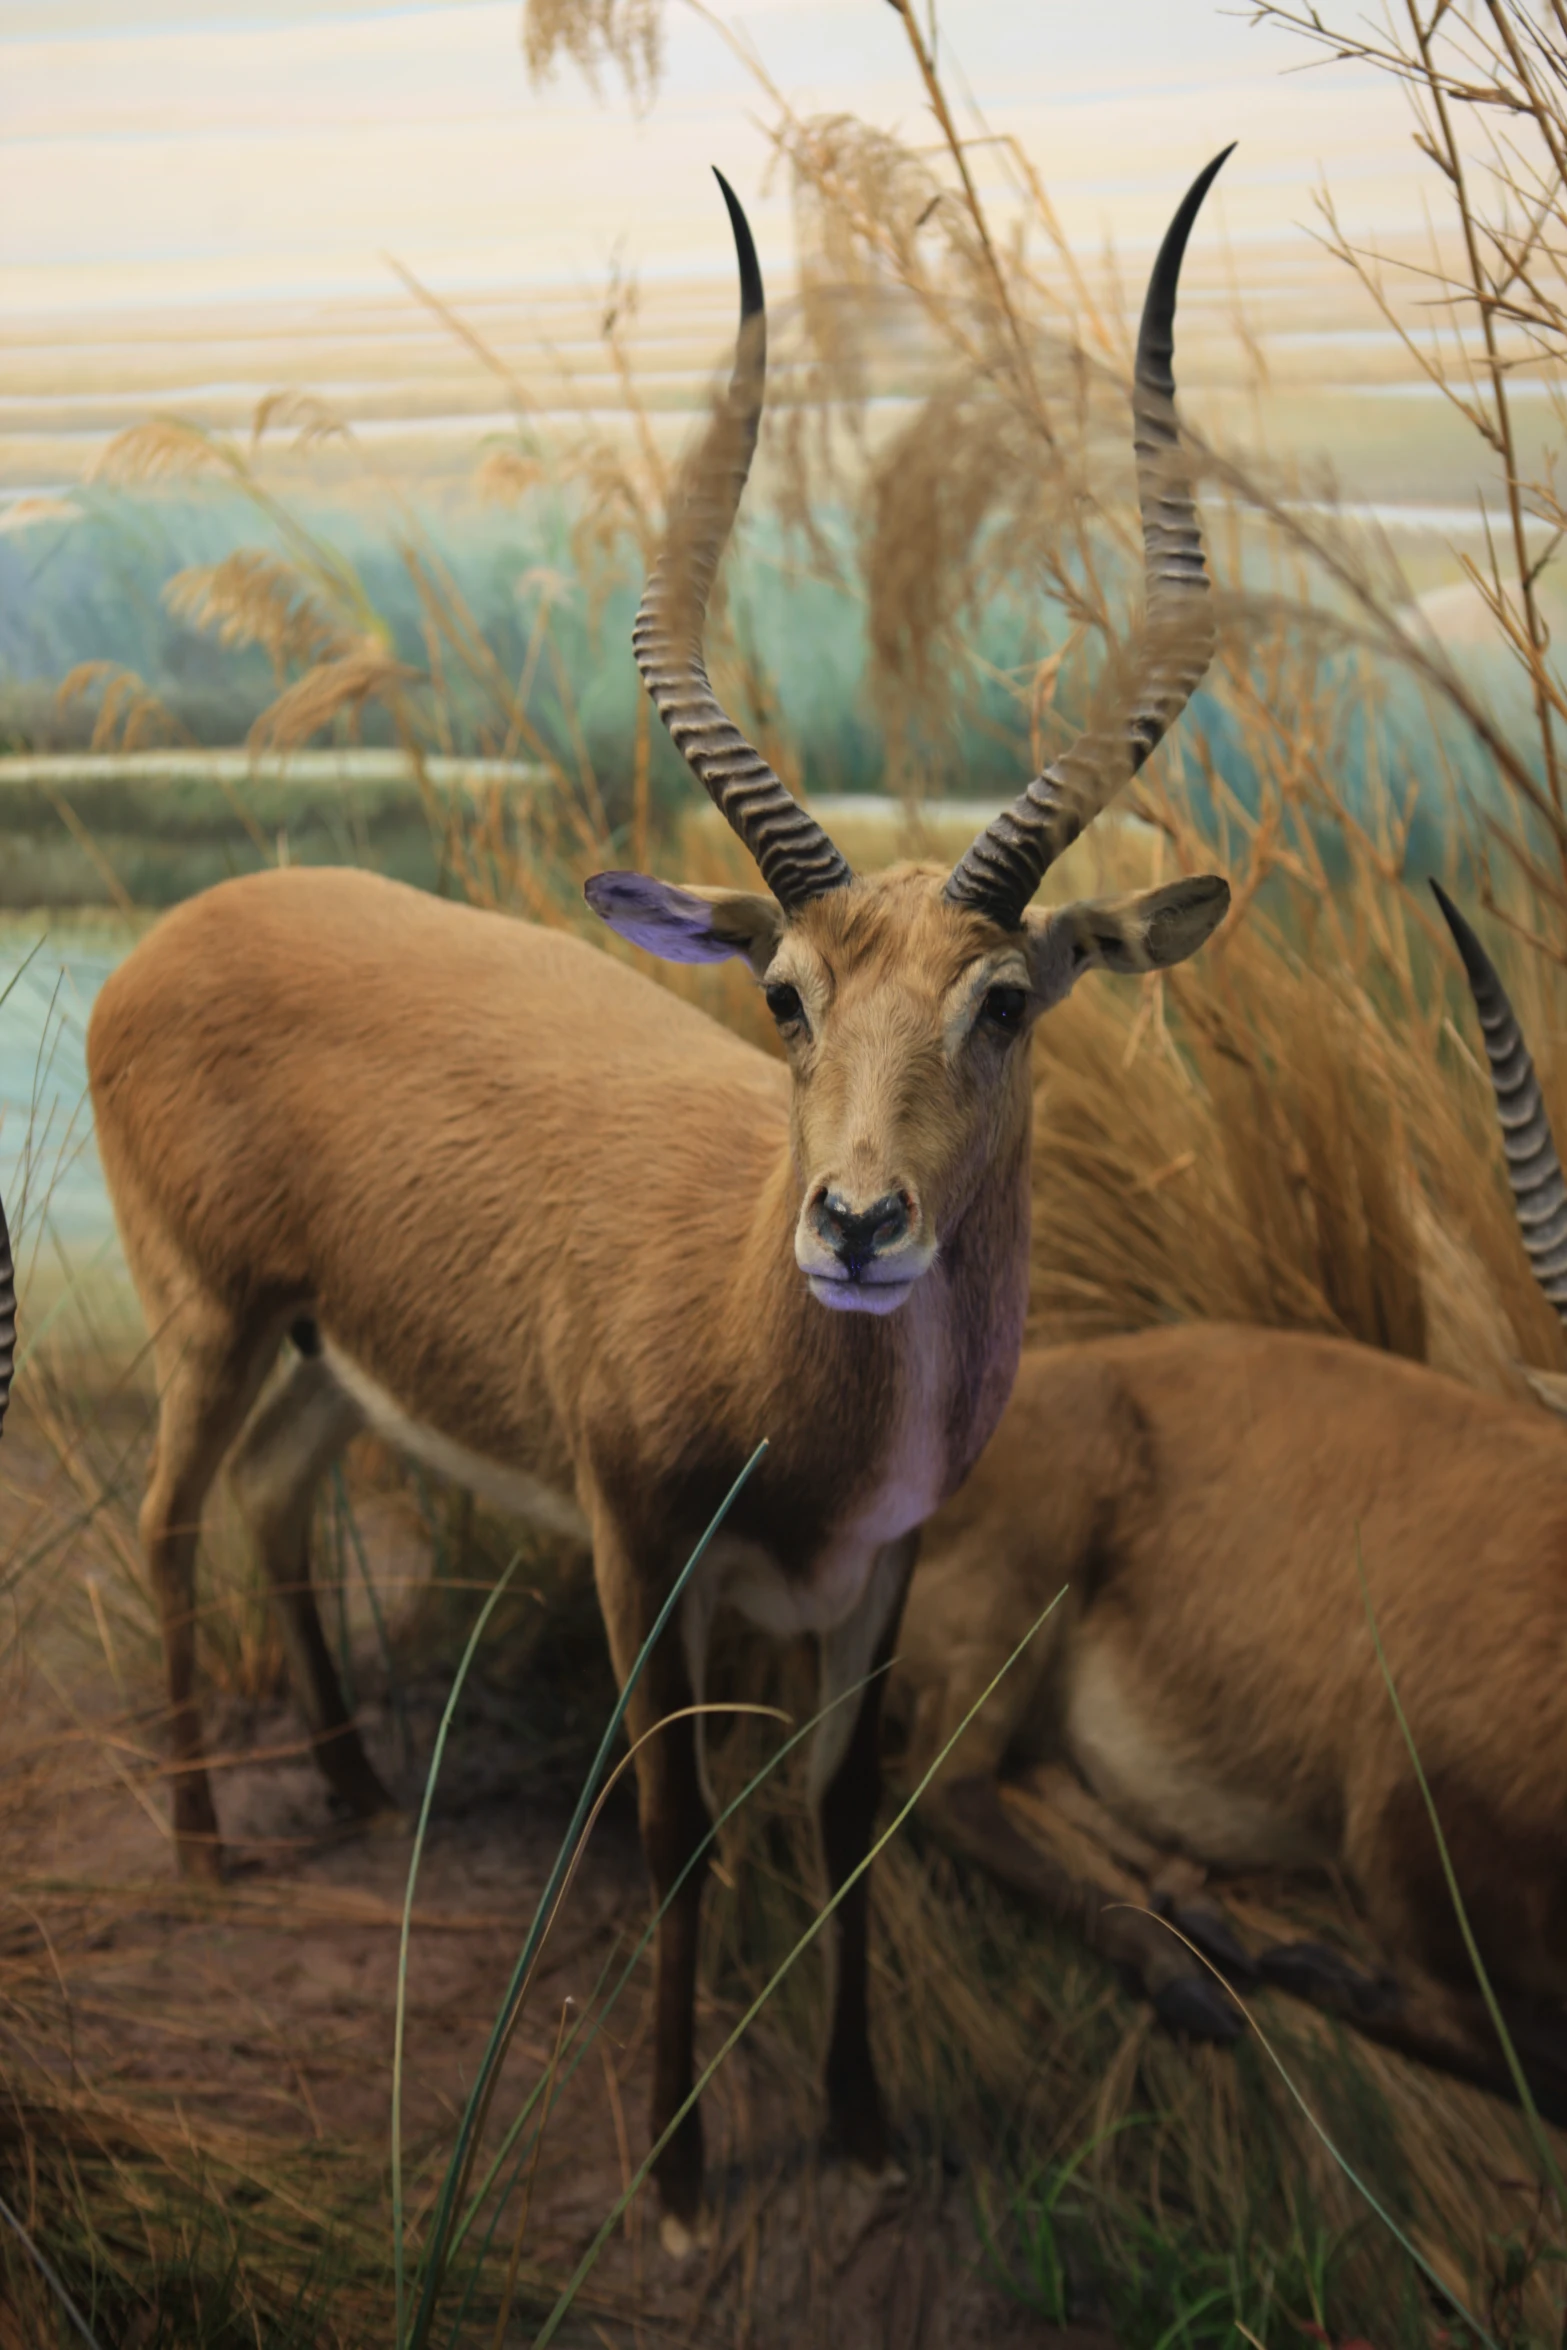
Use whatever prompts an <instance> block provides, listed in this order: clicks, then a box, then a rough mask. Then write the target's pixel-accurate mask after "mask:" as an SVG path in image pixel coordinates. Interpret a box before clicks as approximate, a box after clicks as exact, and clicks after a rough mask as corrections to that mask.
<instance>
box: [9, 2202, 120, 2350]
mask: <svg viewBox="0 0 1567 2350" xmlns="http://www.w3.org/2000/svg"><path fill="white" fill-rule="evenodd" d="M0 2219H3V2220H4V2221H5V2224H6V2226H7V2227H8V2228H9V2229H10V2230H11V2232H12V2234H13V2235H14V2236H15V2237H16V2239H17V2242H18V2243H19V2244H20V2245H21V2247H22V2250H23V2251H24V2252H25V2253H26V2254H27V2257H28V2259H29V2260H30V2261H31V2262H32V2264H33V2266H34V2268H36V2269H37V2271H38V2274H39V2275H40V2276H41V2277H42V2278H43V2281H44V2283H45V2284H46V2285H47V2286H48V2288H49V2290H50V2292H51V2293H52V2294H53V2295H54V2297H55V2299H56V2301H57V2302H58V2303H59V2305H60V2308H61V2310H62V2311H63V2312H64V2314H65V2316H66V2317H67V2318H68V2319H69V2320H70V2322H71V2325H72V2326H73V2327H74V2328H75V2330H76V2332H77V2333H78V2334H79V2335H80V2337H81V2339H82V2340H83V2341H84V2342H85V2343H86V2344H87V2350H102V2345H101V2343H100V2342H99V2340H98V2337H97V2335H96V2334H95V2333H94V2332H93V2331H92V2328H91V2327H90V2326H89V2325H88V2323H87V2320H86V2318H84V2317H83V2315H82V2313H81V2311H80V2310H79V2309H78V2308H77V2306H76V2303H75V2302H74V2301H73V2300H72V2299H71V2296H70V2294H69V2293H68V2292H67V2291H66V2288H65V2283H64V2280H63V2279H62V2277H61V2276H60V2274H59V2271H58V2270H57V2269H56V2268H55V2267H54V2266H53V2264H52V2263H51V2262H50V2261H48V2260H47V2259H45V2257H44V2255H43V2253H42V2252H40V2250H39V2249H38V2246H37V2245H36V2244H35V2243H34V2242H33V2239H32V2237H31V2236H30V2235H29V2234H28V2232H27V2230H26V2229H25V2228H24V2227H23V2225H22V2223H21V2221H20V2220H19V2219H18V2218H17V2216H16V2213H15V2212H14V2211H13V2210H12V2209H11V2206H10V2204H9V2203H7V2202H6V2201H5V2199H4V2197H3V2196H0Z"/></svg>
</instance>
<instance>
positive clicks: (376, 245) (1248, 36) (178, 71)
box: [0, 0, 1420, 317]
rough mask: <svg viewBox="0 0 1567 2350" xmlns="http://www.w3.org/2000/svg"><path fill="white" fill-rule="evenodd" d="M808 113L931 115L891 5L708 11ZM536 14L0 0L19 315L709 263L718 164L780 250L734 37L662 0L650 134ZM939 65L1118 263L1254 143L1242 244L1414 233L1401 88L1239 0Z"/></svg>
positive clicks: (483, 1)
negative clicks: (1195, 178) (1327, 223)
mask: <svg viewBox="0 0 1567 2350" xmlns="http://www.w3.org/2000/svg"><path fill="white" fill-rule="evenodd" d="M715 6H716V7H717V8H718V10H719V11H720V13H722V14H724V15H725V16H726V17H727V19H728V20H729V21H730V22H732V23H733V24H735V25H736V26H737V27H738V28H739V29H740V30H741V32H742V33H743V34H744V36H745V37H746V38H748V39H749V40H750V41H751V42H752V43H754V45H755V48H756V49H757V51H758V52H759V54H760V55H761V56H762V57H763V59H764V60H765V61H766V63H767V65H768V66H769V68H770V70H771V72H772V74H773V76H774V78H775V80H776V81H777V82H778V83H779V84H780V85H781V87H782V88H783V89H784V90H785V92H786V93H787V94H788V96H789V97H790V99H791V100H792V101H793V102H794V103H795V104H796V105H797V107H798V108H799V109H800V110H802V111H804V112H810V113H816V112H828V111H836V110H848V109H852V110H853V111H854V112H856V113H859V114H862V115H865V116H868V117H869V118H871V119H872V120H875V121H877V122H880V123H883V124H885V125H887V126H889V127H893V128H898V129H901V131H902V132H903V133H904V134H905V135H907V136H913V137H915V138H919V139H923V138H925V137H926V136H928V135H930V126H929V118H928V116H927V115H926V114H925V111H924V106H923V99H922V95H921V92H920V90H919V87H918V84H917V82H916V79H915V77H914V74H913V71H912V67H911V64H910V61H909V58H908V55H907V51H906V49H905V46H904V43H903V36H902V32H901V28H900V26H899V23H898V19H897V17H896V15H895V14H894V12H893V10H892V9H891V8H889V7H888V6H886V5H885V0H730V5H729V6H727V7H725V6H724V0H715ZM520 16H521V11H520V7H519V5H518V4H517V0H409V4H407V5H403V6H390V7H388V6H382V7H379V8H369V7H366V6H364V5H363V4H362V0H358V4H356V0H202V4H201V5H195V4H193V0H188V4H187V6H186V7H185V8H184V9H183V10H181V9H179V8H176V7H174V6H172V5H170V4H168V0H165V5H164V6H161V7H159V6H148V5H146V4H145V0H142V4H140V5H138V4H136V0H0V316H3V315H10V316H13V317H15V316H18V315H36V314H38V313H40V312H45V313H53V314H55V315H56V316H62V317H63V316H69V315H70V314H72V313H77V314H85V315H92V314H101V313H102V311H103V310H104V309H105V308H108V307H118V306H121V305H124V306H127V307H131V308H138V309H144V308H146V307H147V306H149V305H153V306H159V307H161V306H163V305H165V304H185V303H202V302H213V301H220V300H224V299H231V300H239V301H251V300H258V299H259V300H269V299H274V298H284V299H297V298H299V297H304V298H306V299H310V298H313V297H314V298H324V299H329V298H330V297H331V296H333V295H344V294H364V293H367V292H369V293H375V292H387V291H389V290H391V285H392V281H391V279H390V277H389V274H388V272H387V269H386V265H385V262H384V260H383V258H382V256H383V254H385V253H386V252H388V251H390V252H395V253H397V254H398V255H400V256H401V257H402V258H403V259H404V260H406V261H407V262H408V263H409V264H410V265H411V266H412V267H414V268H415V269H416V270H418V271H419V272H420V273H421V274H422V275H424V276H426V277H427V278H428V279H429V280H430V281H431V282H433V283H435V284H437V285H439V286H440V287H441V288H442V289H443V290H445V291H447V292H450V293H457V294H460V293H462V292H465V291H474V290H477V289H482V288H489V287H509V286H526V285H532V286H541V285H546V284H553V283H567V284H582V285H585V286H586V285H598V284H601V283H602V282H603V278H604V272H605V268H606V265H607V263H608V262H609V260H610V258H611V256H612V255H614V254H615V253H616V252H617V251H618V252H619V253H620V254H621V256H622V257H623V259H624V261H625V263H626V264H627V265H628V266H630V267H632V268H635V269H637V270H639V271H640V272H642V273H643V274H644V275H647V276H656V275H659V274H662V273H666V272H678V273H682V274H684V273H686V272H688V271H692V270H695V271H699V272H703V273H707V272H710V271H718V272H722V271H725V270H727V268H728V265H729V264H728V248H727V236H726V232H725V229H724V224H723V221H722V218H721V215H720V212H719V209H718V207H717V205H716V199H715V197H714V194H713V190H712V183H711V181H710V179H709V178H708V175H707V171H706V168H705V167H706V166H707V164H709V163H717V164H719V165H720V166H721V167H722V168H723V169H724V170H725V171H726V172H728V173H729V174H730V176H731V177H732V178H733V179H734V180H735V182H736V184H737V186H738V187H739V189H740V190H741V193H742V195H743V196H744V197H745V199H746V202H747V204H748V207H750V208H752V212H753V218H754V220H755V222H756V226H757V229H758V234H759V237H760V238H761V240H762V244H763V250H764V252H767V251H769V248H771V251H772V253H773V254H775V255H777V254H779V253H780V252H787V250H788V248H789V242H790V231H789V222H788V215H787V205H786V199H785V192H784V187H783V182H782V178H781V175H780V176H779V178H778V180H777V184H776V185H775V187H774V189H773V192H772V195H771V197H770V198H769V197H764V195H763V179H764V174H765V170H766V164H767V156H768V147H767V142H766V140H765V138H764V136H763V134H762V131H761V128H760V120H761V118H762V116H763V114H764V112H765V106H764V101H763V100H762V98H761V95H760V93H759V92H758V91H757V89H756V88H755V85H754V84H753V83H752V82H751V81H750V79H749V78H748V76H747V74H746V73H745V71H744V69H743V67H742V66H741V65H740V64H739V63H738V62H737V61H736V60H735V58H734V57H733V56H732V55H731V54H730V52H729V50H728V49H727V48H726V47H725V45H724V43H723V41H722V40H721V38H720V37H719V35H718V33H717V32H716V31H715V30H714V28H713V27H712V26H711V25H708V24H704V23H703V22H701V21H700V20H699V19H698V18H696V17H695V16H694V15H692V14H690V13H689V12H688V11H687V10H686V9H685V8H684V7H682V5H681V4H680V0H670V5H669V8H668V14H667V20H666V21H667V27H668V42H667V58H668V70H667V74H666V79H665V84H664V88H663V90H662V92H661V94H660V95H659V97H658V99H657V100H656V102H655V104H654V106H653V108H652V110H651V112H650V113H649V114H648V115H647V116H646V117H645V118H644V119H641V120H639V119H637V117H636V115H635V114H634V112H633V109H632V107H631V105H630V104H629V102H628V100H627V97H626V95H625V92H624V91H623V90H622V89H621V87H620V86H619V84H618V82H616V81H608V82H606V84H605V89H604V94H603V97H602V99H601V100H600V99H595V98H594V96H593V94H592V93H591V92H590V91H589V90H588V89H587V88H586V87H585V86H584V84H583V83H582V81H581V79H580V77H579V76H578V75H577V74H576V73H575V71H574V70H573V69H572V68H571V67H569V66H563V67H562V68H561V69H560V70H559V72H558V73H557V76H556V78H555V80H554V82H553V83H552V84H551V85H549V86H548V87H546V88H545V89H544V90H542V91H535V90H534V89H533V88H532V87H531V86H530V84H529V81H528V76H527V72H526V69H525V66H524V63H523V59H522V51H521V43H520V37H519V30H520ZM944 38H945V40H946V42H947V53H948V54H949V55H950V57H952V58H953V59H954V60H956V61H957V62H958V63H959V64H960V65H961V67H962V69H963V71H964V73H965V74H966V77H967V81H968V84H969V86H970V87H971V89H972V91H973V94H974V97H975V99H976V100H977V102H978V104H979V106H980V107H981V109H982V110H983V112H984V114H985V116H986V117H987V119H988V122H989V124H990V127H991V128H992V129H993V130H997V131H1009V132H1013V133H1015V134H1016V135H1017V137H1018V138H1020V139H1021V140H1022V141H1023V142H1024V144H1025V146H1026V148H1027V150H1028V152H1029V154H1030V156H1031V158H1032V159H1033V161H1034V163H1035V165H1036V166H1037V168H1038V169H1039V170H1040V171H1041V173H1042V175H1043V177H1044V179H1045V180H1046V182H1047V184H1048V185H1049V187H1050V189H1051V192H1052V194H1053V196H1054V197H1055V199H1056V201H1057V204H1058V207H1059V209H1060V211H1061V214H1062V216H1063V219H1064V222H1065V225H1066V227H1067V230H1068V233H1069V234H1070V235H1072V236H1073V237H1074V239H1076V240H1078V241H1079V242H1080V243H1086V244H1087V245H1089V246H1092V245H1095V244H1097V243H1098V242H1099V241H1100V240H1101V239H1102V238H1103V237H1105V236H1106V235H1111V236H1113V237H1114V239H1115V241H1116V243H1117V244H1118V245H1121V246H1124V247H1125V248H1127V249H1128V250H1129V251H1130V250H1134V249H1136V248H1137V247H1139V246H1141V245H1144V244H1146V243H1147V242H1149V241H1150V240H1151V239H1152V238H1153V236H1154V235H1155V234H1156V233H1157V230H1158V229H1159V227H1160V226H1161V225H1162V223H1163V221H1164V219H1165V218H1166V217H1167V215H1168V213H1169V210H1170V207H1171V203H1172V199H1173V197H1174V196H1175V195H1176V194H1178V193H1179V191H1180V189H1181V188H1182V187H1184V185H1185V184H1186V182H1187V180H1188V179H1189V178H1190V176H1191V174H1192V173H1193V171H1194V170H1195V169H1196V168H1197V167H1198V165H1200V164H1201V163H1202V162H1203V161H1204V160H1205V159H1206V158H1207V157H1208V156H1209V155H1210V154H1211V153H1212V152H1213V151H1214V150H1215V149H1216V148H1217V147H1219V146H1221V145H1223V144H1224V143H1225V142H1226V141H1227V140H1229V139H1231V138H1235V137H1239V138H1240V141H1241V145H1240V148H1239V151H1238V152H1237V154H1236V156H1235V157H1234V159H1233V161H1232V162H1231V164H1230V166H1229V168H1228V170H1227V172H1226V174H1225V179H1224V181H1223V183H1222V185H1221V190H1220V194H1221V197H1222V207H1221V209H1220V219H1221V221H1222V224H1223V226H1224V228H1225V230H1226V231H1227V233H1228V236H1229V237H1230V239H1231V241H1232V242H1233V243H1234V244H1235V245H1236V246H1237V247H1243V246H1244V245H1245V244H1246V243H1248V242H1250V241H1252V240H1260V241H1264V242H1268V243H1276V241H1277V240H1278V239H1279V238H1280V237H1281V236H1282V235H1285V234H1287V233H1288V232H1290V230H1291V229H1292V227H1293V226H1295V225H1296V224H1299V225H1300V227H1301V229H1302V230H1303V229H1304V225H1305V224H1306V223H1307V222H1308V221H1309V220H1310V217H1311V191H1312V188H1313V186H1314V185H1315V183H1316V182H1317V181H1318V179H1319V178H1320V177H1321V176H1322V174H1323V173H1324V172H1326V174H1327V175H1328V176H1329V177H1330V178H1331V180H1332V182H1333V185H1334V188H1335V191H1336V194H1337V195H1338V197H1339V199H1340V201H1341V204H1342V206H1343V209H1344V211H1345V213H1346V215H1347V216H1348V217H1349V218H1350V219H1351V220H1353V221H1357V222H1362V223H1365V224H1369V225H1373V226H1375V227H1376V228H1377V229H1378V230H1380V231H1382V232H1383V233H1388V232H1392V231H1397V230H1399V229H1404V228H1414V227H1417V226H1418V225H1419V219H1420V212H1419V194H1418V191H1419V175H1418V173H1417V170H1416V167H1415V164H1414V160H1413V157H1412V155H1411V153H1410V150H1409V145H1408V135H1407V118H1406V116H1405V112H1404V108H1403V103H1402V101H1401V99H1400V98H1399V96H1398V94H1397V92H1396V91H1394V90H1393V89H1391V88H1390V87H1389V86H1388V85H1387V84H1386V83H1385V82H1382V81H1381V80H1379V79H1378V78H1377V77H1375V76H1373V75H1371V74H1369V73H1366V72H1364V71H1361V70H1354V69H1349V68H1344V67H1333V68H1330V69H1323V68H1320V67H1314V68H1311V69H1309V70H1296V71H1290V70H1288V69H1290V68H1300V67H1302V66H1304V65H1305V62H1306V59H1305V52H1304V51H1303V50H1302V49H1301V48H1300V47H1299V46H1298V45H1297V44H1295V43H1294V42H1292V41H1290V40H1289V39H1287V38H1286V37H1284V36H1282V35H1280V34H1278V33H1276V32H1272V31H1267V32H1262V31H1258V30H1256V29H1254V28H1252V27H1251V26H1250V25H1249V24H1248V23H1247V22H1246V20H1245V14H1244V10H1243V8H1242V7H1241V6H1240V0H1230V6H1229V7H1228V8H1227V9H1221V8H1219V7H1217V6H1215V5H1213V4H1212V0H953V4H952V5H950V6H949V7H948V9H947V12H946V22H945V29H944Z"/></svg>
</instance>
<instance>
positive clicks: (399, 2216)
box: [392, 1550, 522, 2344]
mask: <svg viewBox="0 0 1567 2350" xmlns="http://www.w3.org/2000/svg"><path fill="white" fill-rule="evenodd" d="M521 1560H522V1553H521V1551H520V1550H519V1551H517V1552H516V1553H515V1554H514V1555H513V1557H512V1559H511V1562H510V1564H509V1565H508V1566H507V1568H506V1571H505V1573H504V1574H503V1575H502V1576H501V1578H500V1581H499V1582H498V1583H497V1584H496V1586H495V1589H494V1590H493V1591H492V1592H491V1593H490V1596H489V1598H488V1599H487V1600H486V1601H485V1603H484V1605H483V1607H482V1608H481V1609H480V1610H479V1614H478V1619H477V1621H476V1622H475V1624H474V1627H473V1630H472V1631H471V1632H470V1633H469V1635H468V1642H467V1646H466V1647H465V1648H464V1650H463V1652H462V1657H461V1660H460V1662H459V1664H458V1667H457V1674H456V1678H455V1679H454V1680H453V1682H452V1686H451V1691H450V1694H449V1695H448V1697H447V1700H446V1705H445V1708H444V1710H443V1712H442V1714H441V1726H440V1728H439V1730H438V1731H437V1732H436V1737H435V1750H434V1752H433V1753H432V1754H431V1756H430V1768H429V1770H428V1771H427V1772H426V1773H425V1781H424V1796H423V1799H422V1801H421V1802H420V1805H419V1820H418V1825H417V1826H416V1828H415V1829H414V1845H413V1851H412V1853H411V1854H410V1856H409V1861H408V1881H407V1884H406V1886H405V1888H404V1891H403V1922H402V1930H401V1934H400V1937H399V1940H398V1945H397V2004H396V2010H395V2020H394V2022H393V2027H392V2274H393V2280H394V2295H395V2311H396V2328H397V2330H396V2335H395V2337H394V2338H395V2340H396V2341H397V2342H398V2343H399V2344H401V2342H402V2339H403V2311H404V2300H405V2291H406V2285H405V2278H404V2271H403V2033H404V2027H405V2025H406V2022H407V2015H408V1945H409V1941H410V1939H411V1937H412V1934H413V1908H414V1888H415V1886H416V1885H417V1884H418V1881H419V1862H420V1859H421V1857H422V1855H423V1852H424V1839H425V1832H426V1830H427V1829H428V1827H429V1824H430V1806H431V1804H432V1802H433V1801H434V1799H435V1782H436V1779H437V1778H438V1777H439V1775H440V1769H441V1758H442V1756H443V1755H444V1754H445V1752H446V1740H447V1735H448V1733H449V1732H450V1730H451V1726H452V1719H453V1716H454V1715H455V1714H456V1711H457V1700H458V1699H459V1698H460V1697H461V1695H462V1690H463V1683H464V1682H465V1681H466V1680H467V1678H468V1668H469V1666H470V1665H471V1664H472V1663H473V1660H474V1658H475V1656H476V1655H477V1654H478V1649H479V1642H480V1641H481V1640H482V1638H483V1637H484V1629H485V1626H486V1625H487V1624H488V1623H489V1620H490V1618H491V1616H492V1615H493V1614H494V1613H495V1610H496V1608H497V1607H498V1606H499V1604H500V1601H501V1596H502V1594H503V1593H504V1591H505V1589H506V1586H507V1585H508V1584H509V1583H510V1581H511V1579H512V1576H513V1575H514V1574H515V1573H516V1571H517V1568H518V1566H519V1565H520V1564H521Z"/></svg>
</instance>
